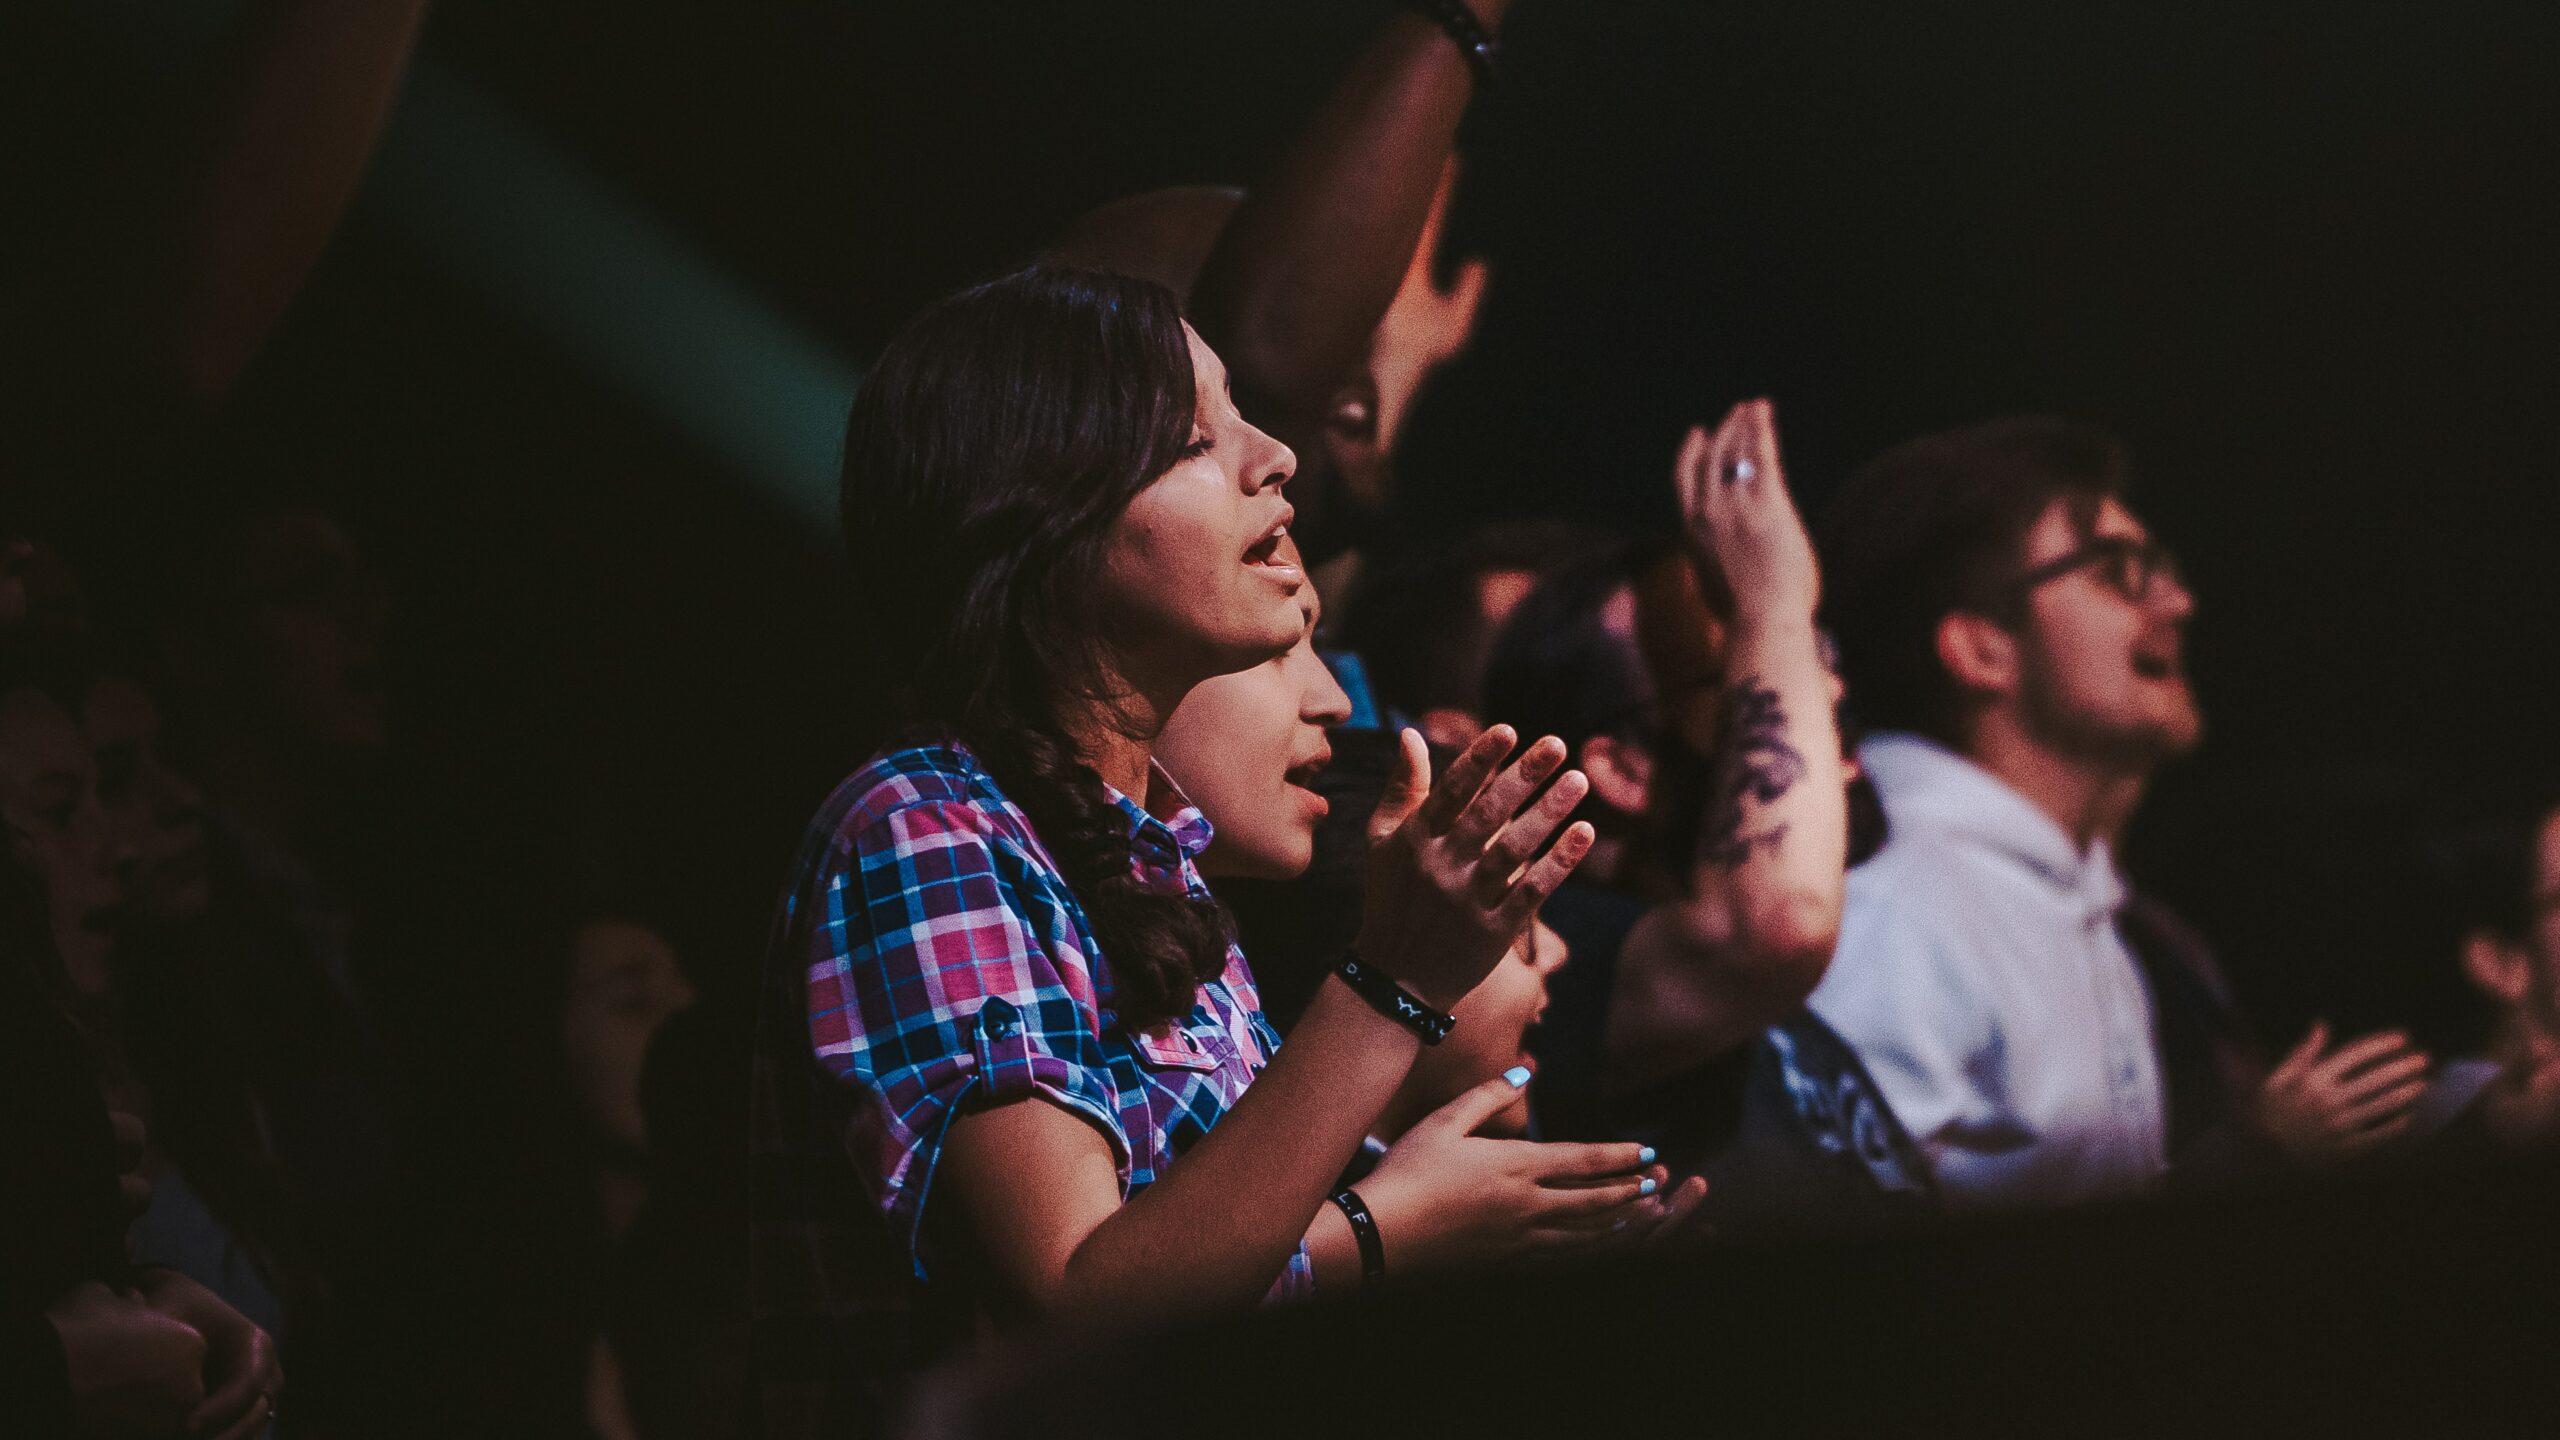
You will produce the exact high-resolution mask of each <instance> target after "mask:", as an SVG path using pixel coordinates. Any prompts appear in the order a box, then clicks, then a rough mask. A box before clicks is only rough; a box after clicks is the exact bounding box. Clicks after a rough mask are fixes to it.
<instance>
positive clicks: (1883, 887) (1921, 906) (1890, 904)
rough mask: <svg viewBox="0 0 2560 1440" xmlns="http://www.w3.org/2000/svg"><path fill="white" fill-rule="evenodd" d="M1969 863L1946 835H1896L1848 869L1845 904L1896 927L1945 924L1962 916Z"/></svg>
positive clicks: (1915, 830)
mask: <svg viewBox="0 0 2560 1440" xmlns="http://www.w3.org/2000/svg"><path fill="white" fill-rule="evenodd" d="M1973 861H1974V857H1973V856H1972V855H1971V854H1970V853H1969V852H1968V851H1967V850H1966V848H1965V847H1964V846H1961V845H1957V844H1953V843H1950V842H1949V840H1948V838H1947V837H1946V836H1944V835H1941V834H1938V833H1936V832H1934V831H1932V830H1930V829H1927V828H1924V827H1918V826H1914V827H1908V828H1904V829H1900V830H1897V831H1895V832H1894V834H1893V835H1892V837H1891V838H1889V839H1887V840H1886V841H1885V843H1884V846H1883V848H1881V849H1879V850H1877V851H1876V853H1875V854H1873V855H1871V856H1869V857H1868V858H1867V859H1866V860H1865V861H1864V862H1862V863H1860V864H1858V865H1857V866H1855V867H1853V868H1851V870H1850V871H1849V877H1848V883H1847V887H1846V891H1845V896H1844V902H1843V903H1844V904H1845V905H1846V906H1847V907H1848V909H1850V910H1853V911H1856V912H1858V913H1859V914H1861V915H1862V916H1870V917H1873V918H1875V919H1878V920H1881V921H1885V922H1887V923H1892V924H1895V925H1910V924H1937V923H1945V922H1949V921H1952V920H1955V919H1957V918H1959V917H1960V916H1961V914H1962V911H1963V909H1964V906H1965V903H1966V896H1967V895H1968V893H1969V892H1971V891H1972V889H1973V887H1972V886H1971V885H1970V884H1969V883H1968V881H1969V880H1970V878H1971V877H1970V876H1969V875H1968V873H1967V872H1968V871H1969V870H1970V869H1971V868H1972V865H1973ZM1847 920H1848V916H1847V915H1845V914H1844V915H1843V917H1842V921H1843V923H1844V924H1845V923H1847Z"/></svg>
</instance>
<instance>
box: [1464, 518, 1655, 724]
mask: <svg viewBox="0 0 2560 1440" xmlns="http://www.w3.org/2000/svg"><path fill="white" fill-rule="evenodd" d="M1646 559H1647V554H1646V552H1645V551H1644V550H1642V549H1641V548H1640V546H1638V545H1635V544H1626V545H1618V546H1613V547H1611V548H1610V549H1608V550H1606V551H1604V552H1601V553H1599V554H1596V555H1588V556H1585V557H1583V558H1582V559H1580V560H1577V561H1575V562H1573V563H1572V564H1569V565H1565V566H1563V567H1561V568H1559V569H1558V570H1556V571H1555V572H1554V573H1553V574H1550V575H1548V576H1547V577H1546V578H1545V579H1543V580H1541V581H1539V582H1538V585H1537V588H1535V589H1533V590H1531V591H1530V592H1529V596H1528V598H1527V599H1525V600H1523V601H1521V602H1520V608H1519V609H1517V610H1514V611H1513V612H1511V618H1510V619H1509V620H1507V621H1505V622H1504V623H1503V626H1502V628H1501V629H1500V630H1499V631H1498V632H1496V633H1495V635H1494V640H1493V650H1492V653H1491V654H1490V655H1489V656H1487V657H1486V660H1485V673H1484V711H1483V713H1484V717H1485V719H1486V720H1487V721H1488V722H1490V723H1500V724H1505V725H1509V726H1511V727H1513V728H1514V729H1516V730H1518V731H1519V732H1520V734H1521V736H1522V738H1524V739H1536V738H1537V737H1538V736H1541V735H1554V736H1557V737H1558V738H1560V739H1562V740H1563V741H1564V742H1565V744H1566V745H1568V746H1570V747H1572V751H1573V754H1574V755H1575V756H1577V757H1579V756H1580V755H1581V753H1582V747H1583V745H1584V744H1585V743H1586V742H1588V741H1589V740H1591V739H1592V737H1594V736H1598V735H1623V734H1634V733H1637V732H1639V731H1646V730H1651V729H1658V728H1659V727H1660V725H1661V713H1660V710H1659V708H1658V706H1657V705H1656V703H1655V698H1656V697H1655V695H1654V690H1653V680H1652V677H1650V676H1649V675H1647V674H1646V673H1645V668H1644V659H1643V657H1642V655H1640V654H1639V653H1638V652H1637V650H1636V645H1635V639H1634V637H1633V636H1628V637H1625V638H1623V639H1621V638H1619V637H1616V636H1612V635H1610V634H1609V633H1608V631H1607V627H1606V626H1605V624H1604V623H1603V616H1604V614H1605V613H1606V611H1607V609H1608V606H1609V601H1610V598H1611V597H1612V596H1615V595H1616V594H1617V593H1618V592H1619V591H1621V590H1626V589H1630V588H1631V587H1633V586H1634V584H1635V582H1636V577H1637V576H1638V575H1639V574H1641V573H1642V572H1643V569H1644V565H1645V562H1646Z"/></svg>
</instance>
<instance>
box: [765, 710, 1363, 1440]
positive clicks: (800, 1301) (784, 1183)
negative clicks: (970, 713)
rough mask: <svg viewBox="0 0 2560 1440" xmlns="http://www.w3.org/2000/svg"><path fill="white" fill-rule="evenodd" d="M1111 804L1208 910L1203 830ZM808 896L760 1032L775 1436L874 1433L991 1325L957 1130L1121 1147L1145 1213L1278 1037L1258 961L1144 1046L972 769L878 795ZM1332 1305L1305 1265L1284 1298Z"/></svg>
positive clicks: (860, 793) (812, 856)
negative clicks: (994, 1111) (929, 1220)
mask: <svg viewBox="0 0 2560 1440" xmlns="http://www.w3.org/2000/svg"><path fill="white" fill-rule="evenodd" d="M1112 801H1113V803H1114V804H1116V805H1117V806H1118V807H1119V808H1120V809H1121V811H1122V812H1123V813H1125V814H1126V815H1127V817H1128V820H1129V830H1130V851H1131V858H1132V861H1133V863H1134V864H1135V865H1136V867H1137V870H1138V873H1139V874H1140V875H1141V876H1144V877H1147V878H1149V879H1151V880H1154V881H1156V882H1158V883H1161V884H1179V885H1181V886H1183V887H1184V888H1185V889H1186V890H1188V891H1189V892H1191V893H1192V894H1195V895H1205V894H1206V893H1208V892H1207V888H1206V887H1205V886H1204V885H1203V884H1202V883H1201V880H1200V875H1199V872H1198V871H1197V870H1196V869H1194V868H1193V865H1192V857H1193V856H1195V855H1197V854H1198V853H1199V852H1200V850H1201V847H1203V846H1205V845H1206V844H1207V843H1208V841H1209V825H1208V822H1207V821H1206V820H1205V819H1203V818H1202V817H1201V815H1200V812H1199V811H1197V810H1195V809H1192V808H1190V807H1189V806H1187V805H1186V806H1185V807H1184V808H1183V809H1182V810H1181V811H1180V812H1179V813H1178V814H1176V815H1175V816H1174V817H1173V819H1172V820H1171V821H1169V822H1168V821H1164V820H1159V819H1157V818H1156V817H1154V816H1152V815H1149V814H1148V813H1147V812H1146V811H1145V810H1144V809H1142V808H1140V807H1139V806H1138V805H1137V804H1136V803H1135V802H1133V801H1131V800H1130V799H1128V798H1127V797H1125V796H1122V795H1119V794H1117V793H1116V792H1115V793H1114V794H1113V795H1112ZM793 874H794V879H793V881H792V884H791V888H790V890H789V892H788V893H787V894H786V895H785V896H784V897H783V901H782V906H781V911H780V914H779V915H778V917H777V918H776V920H775V924H774V933H773V940H772V947H771V950H770V951H769V953H768V957H767V962H766V966H765V1001H764V1004H763V1006H762V1007H761V1012H760V1015H759V1018H758V1023H757V1040H756V1067H755V1069H756V1073H755V1089H754V1104H753V1111H752V1122H751V1123H752V1127H753V1149H754V1156H753V1164H752V1178H751V1185H752V1189H753V1198H754V1207H755V1208H754V1231H753V1237H752V1246H753V1258H752V1285H753V1296H754V1306H755V1366H756V1371H757V1377H758V1383H759V1386H760V1388H761V1391H762V1395H763V1401H764V1413H765V1421H766V1430H767V1433H768V1434H769V1435H772V1436H796V1435H810V1434H827V1435H834V1434H844V1433H866V1432H872V1431H876V1430H878V1429H879V1428H880V1427H881V1426H882V1425H883V1424H884V1423H885V1420H886V1418H887V1415H886V1411H887V1409H888V1407H889V1406H890V1405H891V1404H892V1403H894V1401H895V1399H896V1398H897V1396H898V1394H899V1391H900V1388H901V1385H902V1382H903V1380H904V1379H905V1377H907V1376H908V1375H911V1374H912V1373H914V1372H915V1371H916V1370H917V1369H919V1368H921V1367H922V1366H924V1365H926V1364H928V1363H930V1362H931V1361H932V1360H934V1359H935V1358H937V1357H938V1356H939V1355H940V1354H942V1353H943V1352H945V1351H947V1350H949V1349H951V1348H952V1347H954V1346H955V1345H957V1344H959V1343H961V1342H963V1341H965V1340H966V1339H967V1338H968V1337H969V1336H970V1335H971V1334H972V1333H973V1332H974V1328H975V1326H976V1324H977V1320H978V1310H979V1306H978V1304H977V1295H978V1293H979V1292H978V1288H977V1285H976V1277H975V1276H973V1275H972V1274H971V1271H970V1259H971V1257H970V1256H969V1255H967V1254H966V1253H958V1252H955V1251H953V1250H951V1249H948V1248H942V1247H940V1246H938V1245H937V1236H938V1235H939V1234H940V1232H939V1231H938V1230H937V1228H936V1227H933V1226H928V1225H927V1224H926V1223H925V1215H926V1201H927V1200H928V1198H929V1197H930V1195H931V1193H932V1185H933V1176H934V1169H935V1164H936V1161H937V1160H938V1159H939V1158H940V1155H941V1152H942V1141H943V1137H944V1136H945V1135H946V1134H948V1133H949V1131H950V1126H951V1121H952V1120H953V1118H954V1117H955V1116H957V1115H959V1114H961V1113H963V1112H965V1111H969V1110H977V1109H983V1108H985V1107H987V1106H991V1105H997V1104H1002V1103H1004V1102H1006V1101H1010V1100H1017V1099H1021V1098H1024V1097H1026V1096H1033V1095H1037V1096H1040V1097H1042V1098H1044V1099H1046V1100H1048V1101H1049V1102H1050V1103H1052V1104H1056V1105H1059V1106H1063V1107H1064V1108H1066V1109H1067V1110H1069V1111H1071V1112H1072V1113H1074V1114H1076V1115H1078V1116H1081V1117H1082V1118H1084V1119H1085V1120H1087V1121H1088V1122H1090V1123H1091V1124H1092V1125H1093V1127H1094V1128H1095V1129H1096V1130H1098V1131H1100V1132H1101V1133H1102V1135H1103V1137H1104V1138H1105V1139H1107V1140H1108V1141H1109V1142H1110V1144H1111V1152H1112V1159H1113V1162H1114V1163H1115V1164H1116V1165H1117V1167H1118V1169H1119V1173H1120V1183H1121V1192H1122V1196H1123V1198H1124V1199H1125V1198H1126V1197H1127V1196H1129V1195H1132V1194H1135V1193H1136V1192H1137V1191H1138V1190H1140V1189H1142V1188H1144V1187H1145V1186H1147V1185H1148V1184H1150V1183H1152V1182H1153V1181H1155V1180H1156V1179H1157V1178H1158V1177H1159V1176H1161V1175H1163V1174H1164V1172H1165V1168H1166V1167H1167V1166H1169V1165H1171V1164H1172V1163H1173V1161H1174V1160H1175V1158H1176V1157H1178V1156H1180V1155H1181V1154H1182V1153H1183V1152H1184V1151H1185V1150H1187V1149H1189V1148H1190V1147H1191V1145H1192V1144H1193V1143H1195V1142H1196V1141H1198V1140H1199V1138H1200V1137H1201V1136H1202V1135H1205V1134H1207V1133H1208V1131H1209V1127H1210V1126H1212V1125H1214V1124H1216V1123H1217V1121H1218V1117H1219V1116H1220V1115H1222V1114H1224V1113H1226V1111H1227V1109H1228V1107H1230V1106H1232V1105H1233V1104H1235V1102H1236V1097H1237V1096H1239V1095H1241V1094H1242V1093H1243V1092H1244V1088H1245V1086H1246V1085H1248V1084H1250V1083H1252V1080H1253V1077H1254V1075H1255V1074H1256V1073H1258V1072H1259V1071H1260V1070H1261V1069H1262V1067H1263V1066H1264V1065H1265V1064H1267V1063H1269V1060H1270V1057H1271V1054H1272V1052H1273V1051H1274V1050H1276V1049H1277V1048H1278V1045H1279V1036H1278V1034H1277V1033H1276V1032H1275V1031H1274V1030H1273V1029H1272V1028H1271V1026H1270V1024H1269V1022H1267V1021H1266V1020H1265V1019H1264V1018H1263V1016H1262V1006H1261V1000H1260V997H1259V996H1258V995H1256V993H1255V991H1254V986H1253V976H1252V972H1251V971H1250V970H1248V969H1247V968H1246V966H1245V962H1244V956H1243V954H1242V953H1241V952H1240V951H1238V950H1236V949H1235V948H1234V947H1233V946H1230V947H1229V948H1228V951H1227V966H1226V970H1225V972H1224V973H1223V974H1221V975H1220V976H1219V977H1218V978H1217V979H1216V980H1213V981H1211V982H1209V983H1208V984H1206V985H1203V986H1201V987H1200V995H1199V999H1198V1001H1197V1003H1195V1004H1194V1005H1193V1007H1192V1010H1191V1014H1190V1016H1189V1017H1188V1018H1187V1019H1186V1020H1185V1021H1184V1022H1183V1023H1182V1024H1180V1025H1165V1026H1162V1027H1160V1028H1158V1029H1157V1030H1156V1031H1154V1032H1151V1033H1145V1034H1136V1035H1132V1034H1130V1033H1129V1032H1128V1031H1126V1030H1125V1029H1124V1028H1123V1027H1121V1026H1120V1025H1119V1024H1118V1023H1117V1022H1116V1020H1115V1019H1114V1017H1113V1014H1112V1006H1111V989H1112V983H1111V969H1110V965H1109V963H1108V962H1107V961H1106V960H1105V959H1104V958H1103V957H1101V956H1100V955H1099V954H1098V953H1097V951H1096V948H1095V945H1094V941H1093V935H1092V930H1091V928H1090V926H1089V925H1088V924H1087V923H1086V920H1085V916H1084V911H1083V909H1082V907H1081V906H1079V905H1078V904H1077V902H1076V898H1075V896H1074V895H1073V894H1072V893H1071V892H1070V891H1069V890H1068V888H1067V883H1066V881H1065V879H1064V878H1063V877H1062V876H1060V875H1059V873H1058V870H1057V867H1056V865H1054V864H1053V863H1052V862H1051V861H1050V859H1049V856H1048V852H1047V851H1046V850H1044V849H1043V848H1042V847H1041V845H1040V842H1039V840H1038V839H1037V838H1036V837H1035V836H1034V835H1033V834H1032V832H1031V826H1030V822H1029V821H1028V820H1026V819H1025V818H1024V816H1023V814H1022V812H1021V811H1020V810H1018V809H1016V808H1015V807H1014V805H1013V803H1012V802H1011V801H1009V800H1007V799H1006V798H1005V797H1004V795H1003V794H1002V793H1001V792H999V791H998V790H997V789H996V786H995V782H994V781H993V780H992V779H991V778H989V776H988V775H987V773H986V772H985V771H984V770H983V769H981V768H980V767H979V765H978V762H977V759H976V758H975V757H974V756H972V755H971V754H970V753H969V752H968V751H967V750H965V749H963V748H961V747H959V746H958V745H956V744H943V745H927V746H920V747H917V748H912V749H904V750H895V751H890V752H888V753H885V754H882V755H879V756H877V757H875V758H873V759H872V761H871V762H870V763H869V764H867V765H865V766H863V767H862V768H861V769H860V770H857V771H855V772H854V773H853V775H852V776H850V777H849V778H847V779H846V780H845V782H844V783H843V784H842V785H840V786H838V787H837V788H836V791H835V793H834V794H833V795H832V796H830V797H829V798H828V800H827V803H826V805H825V806H824V808H822V809H821V810H820V811H819V812H818V815H817V818H816V819H815V820H813V821H812V822H811V823H810V826H809V830H808V833H807V835H806V837H805V838H804V840H803V842H802V845H801V849H800V854H799V858H798V860H797V862H796V863H795V865H794V867H793ZM945 1238H947V1237H945ZM1311 1285H1312V1275H1311V1271H1310V1269H1309V1266H1308V1261H1307V1255H1306V1250H1305V1248H1304V1247H1303V1246H1301V1247H1300V1248H1299V1250H1298V1252H1297V1254H1296V1255H1295V1256H1294V1257H1293V1258H1292V1259H1291V1261H1290V1263H1289V1266H1288V1269H1287V1271H1286V1272H1285V1273H1284V1274H1283V1275H1281V1276H1280V1277H1279V1282H1278V1284H1277V1285H1276V1286H1275V1288H1274V1290H1273V1295H1274V1297H1275V1298H1278V1297H1284V1296H1290V1295H1295V1294H1302V1293H1304V1292H1306V1291H1307V1290H1308V1289H1309V1288H1310V1287H1311Z"/></svg>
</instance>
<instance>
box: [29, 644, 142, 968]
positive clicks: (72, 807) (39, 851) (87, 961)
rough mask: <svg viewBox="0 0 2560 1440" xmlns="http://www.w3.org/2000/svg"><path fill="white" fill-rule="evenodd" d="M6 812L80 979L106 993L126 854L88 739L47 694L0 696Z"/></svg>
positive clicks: (66, 961)
mask: <svg viewBox="0 0 2560 1440" xmlns="http://www.w3.org/2000/svg"><path fill="white" fill-rule="evenodd" d="M0 818H5V819H6V821H7V823H8V832H9V842H10V844H11V845H12V846H14V847H15V848H16V849H17V851H18V854H19V856H20V858H22V859H23V860H24V861H25V862H26V864H27V865H28V866H29V868H31V869H33V870H34V871H35V872H36V873H37V874H38V875H40V876H42V877H43V879H44V890H45V914H46V917H47V918H48V920H49V921H50V922H51V924H52V928H53V943H54V947H55V949H56V950H57V951H58V952H59V954H60V955H61V958H62V963H63V966H64V968H65V969H67V970H68V971H69V972H70V974H71V977H72V980H73V982H74V983H75V984H77V985H79V986H81V987H82V988H83V989H87V990H90V991H92V992H96V991H100V990H103V988H104V986H105V984H106V976H107V953H108V950H109V948H110V946H111V944H112V943H113V940H114V936H115V923H116V910H117V903H118V901H119V899H120V898H121V895H120V891H119V888H118V885H117V878H116V872H117V868H118V861H119V859H120V858H121V857H120V855H119V853H118V851H117V849H116V847H115V845H114V842H113V839H112V837H111V836H110V835H109V833H108V828H107V816H106V812H105V811H104V810H102V809H101V808H99V805H98V772H97V769H96V766H95V764H94V763H93V762H92V760H91V759H90V754H89V742H88V740H87V739H86V738H85V737H84V736H82V735H81V733H80V727H79V725H78V724H76V723H74V722H73V720H72V718H71V716H70V715H69V714H68V713H66V712H65V711H64V710H63V708H62V707H61V706H59V705H57V704H55V703H54V702H53V700H52V698H51V697H49V696H47V695H45V694H44V693H43V692H42V691H39V690H31V689H18V690H13V691H11V692H10V693H9V694H7V695H5V696H0Z"/></svg>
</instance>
